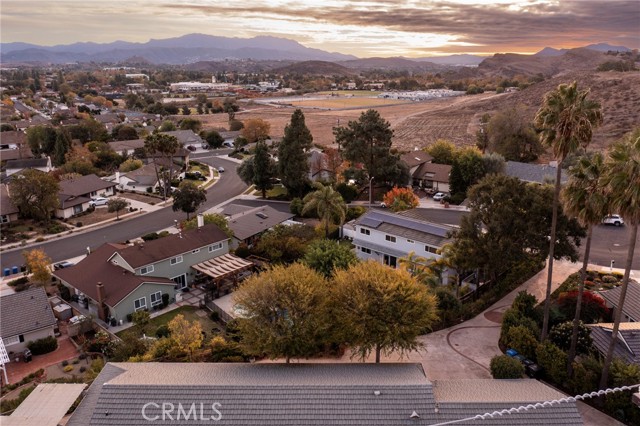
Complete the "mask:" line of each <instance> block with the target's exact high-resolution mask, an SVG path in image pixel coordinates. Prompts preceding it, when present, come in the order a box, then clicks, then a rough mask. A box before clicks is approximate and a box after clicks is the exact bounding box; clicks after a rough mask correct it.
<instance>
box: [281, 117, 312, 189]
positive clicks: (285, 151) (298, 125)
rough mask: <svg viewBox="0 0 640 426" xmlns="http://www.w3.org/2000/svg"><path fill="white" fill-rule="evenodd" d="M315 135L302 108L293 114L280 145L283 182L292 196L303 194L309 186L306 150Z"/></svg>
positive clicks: (309, 147)
mask: <svg viewBox="0 0 640 426" xmlns="http://www.w3.org/2000/svg"><path fill="white" fill-rule="evenodd" d="M312 142H313V136H312V135H311V132H310V131H309V129H308V128H307V126H306V124H305V121H304V114H303V113H302V110H300V109H297V110H295V112H294V113H293V115H292V116H291V123H289V124H288V125H287V126H286V127H285V129H284V137H283V138H282V141H281V142H280V146H279V147H278V167H279V172H280V177H281V179H282V184H283V185H284V186H285V188H287V190H288V191H289V194H290V195H292V196H301V195H303V192H304V190H305V188H306V187H307V181H308V175H309V161H308V159H307V153H306V151H307V150H309V149H311V146H312V145H311V144H312Z"/></svg>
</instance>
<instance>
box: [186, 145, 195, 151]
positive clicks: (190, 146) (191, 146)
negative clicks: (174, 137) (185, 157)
mask: <svg viewBox="0 0 640 426" xmlns="http://www.w3.org/2000/svg"><path fill="white" fill-rule="evenodd" d="M187 149H188V150H189V151H191V152H193V151H195V150H196V149H197V148H196V147H195V146H193V145H189V146H187Z"/></svg>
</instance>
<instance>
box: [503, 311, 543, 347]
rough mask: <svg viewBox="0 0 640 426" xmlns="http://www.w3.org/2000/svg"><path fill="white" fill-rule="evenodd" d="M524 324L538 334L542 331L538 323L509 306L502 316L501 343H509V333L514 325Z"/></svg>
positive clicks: (530, 330) (535, 334) (531, 331)
mask: <svg viewBox="0 0 640 426" xmlns="http://www.w3.org/2000/svg"><path fill="white" fill-rule="evenodd" d="M518 326H523V327H524V328H526V329H528V330H529V332H530V333H532V334H533V335H534V336H537V335H538V333H539V332H540V330H539V328H538V324H537V323H536V322H535V321H534V320H533V319H531V318H529V317H526V316H524V315H523V314H522V313H521V312H519V311H518V310H517V309H514V308H509V309H507V311H506V312H505V313H504V315H503V316H502V328H501V330H500V343H501V344H503V345H505V346H506V345H507V343H506V340H507V334H508V333H509V330H510V329H511V328H512V327H518Z"/></svg>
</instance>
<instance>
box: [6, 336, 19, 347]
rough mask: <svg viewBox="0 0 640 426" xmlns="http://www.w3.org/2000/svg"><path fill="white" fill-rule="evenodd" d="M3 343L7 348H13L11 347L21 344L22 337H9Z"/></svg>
mask: <svg viewBox="0 0 640 426" xmlns="http://www.w3.org/2000/svg"><path fill="white" fill-rule="evenodd" d="M3 341H4V345H5V346H11V345H15V344H16V343H20V337H19V336H12V337H7V338H6V339H4V340H3Z"/></svg>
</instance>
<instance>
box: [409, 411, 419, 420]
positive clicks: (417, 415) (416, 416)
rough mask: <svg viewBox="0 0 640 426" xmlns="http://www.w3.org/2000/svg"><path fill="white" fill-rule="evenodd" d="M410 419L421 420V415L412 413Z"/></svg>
mask: <svg viewBox="0 0 640 426" xmlns="http://www.w3.org/2000/svg"><path fill="white" fill-rule="evenodd" d="M409 418H410V419H419V418H420V414H418V413H416V412H415V411H414V412H413V413H411V416H409Z"/></svg>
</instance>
